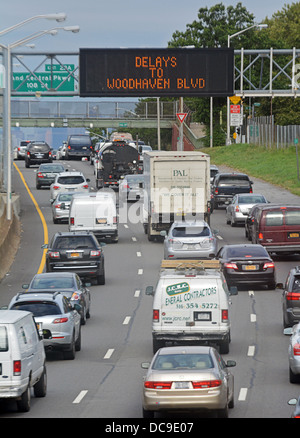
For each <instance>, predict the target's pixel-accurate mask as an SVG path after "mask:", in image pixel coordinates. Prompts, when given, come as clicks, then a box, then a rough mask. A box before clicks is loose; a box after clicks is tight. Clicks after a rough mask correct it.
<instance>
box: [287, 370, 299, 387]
mask: <svg viewBox="0 0 300 438" xmlns="http://www.w3.org/2000/svg"><path fill="white" fill-rule="evenodd" d="M289 379H290V383H299V382H300V376H299V374H294V373H293V371H292V370H291V368H289Z"/></svg>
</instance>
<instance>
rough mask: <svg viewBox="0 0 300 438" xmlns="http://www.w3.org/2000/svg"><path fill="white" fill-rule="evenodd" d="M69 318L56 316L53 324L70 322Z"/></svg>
mask: <svg viewBox="0 0 300 438" xmlns="http://www.w3.org/2000/svg"><path fill="white" fill-rule="evenodd" d="M68 321H69V319H68V318H67V317H63V318H55V319H54V321H52V324H62V323H64V322H68Z"/></svg>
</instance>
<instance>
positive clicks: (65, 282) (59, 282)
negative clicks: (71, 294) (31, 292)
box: [30, 277, 74, 290]
mask: <svg viewBox="0 0 300 438" xmlns="http://www.w3.org/2000/svg"><path fill="white" fill-rule="evenodd" d="M73 286H74V282H73V278H71V277H59V278H54V277H51V278H43V277H41V278H35V279H34V280H33V282H32V283H31V285H30V288H31V289H54V290H55V289H61V288H66V289H71V288H72V287H73Z"/></svg>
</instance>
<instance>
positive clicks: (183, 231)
mask: <svg viewBox="0 0 300 438" xmlns="http://www.w3.org/2000/svg"><path fill="white" fill-rule="evenodd" d="M172 234H173V236H174V237H205V236H209V235H210V230H209V228H208V227H201V226H199V227H175V228H174V229H173V231H172Z"/></svg>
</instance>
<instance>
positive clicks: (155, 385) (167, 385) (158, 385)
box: [144, 380, 172, 389]
mask: <svg viewBox="0 0 300 438" xmlns="http://www.w3.org/2000/svg"><path fill="white" fill-rule="evenodd" d="M171 386H172V382H151V381H148V380H146V382H145V383H144V387H145V388H149V389H171Z"/></svg>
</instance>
